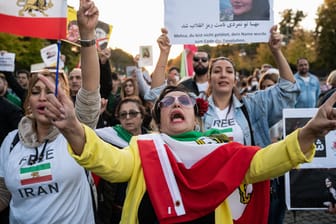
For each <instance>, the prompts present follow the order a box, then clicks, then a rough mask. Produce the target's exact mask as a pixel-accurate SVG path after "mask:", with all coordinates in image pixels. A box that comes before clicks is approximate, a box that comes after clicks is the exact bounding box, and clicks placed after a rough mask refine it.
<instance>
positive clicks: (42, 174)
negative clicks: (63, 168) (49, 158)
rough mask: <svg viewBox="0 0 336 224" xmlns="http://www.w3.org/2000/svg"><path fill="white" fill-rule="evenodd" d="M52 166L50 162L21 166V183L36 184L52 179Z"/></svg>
mask: <svg viewBox="0 0 336 224" xmlns="http://www.w3.org/2000/svg"><path fill="white" fill-rule="evenodd" d="M50 168H51V167H50V163H44V164H39V165H36V166H30V167H22V168H20V181H21V184H22V185H27V184H35V183H40V182H45V181H50V180H52V175H51V169H50Z"/></svg>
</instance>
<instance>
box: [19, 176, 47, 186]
mask: <svg viewBox="0 0 336 224" xmlns="http://www.w3.org/2000/svg"><path fill="white" fill-rule="evenodd" d="M49 180H52V176H51V175H48V176H43V177H34V178H30V179H25V180H21V184H22V185H27V184H33V183H39V182H45V181H49Z"/></svg>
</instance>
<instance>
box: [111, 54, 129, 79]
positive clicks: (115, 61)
mask: <svg viewBox="0 0 336 224" xmlns="http://www.w3.org/2000/svg"><path fill="white" fill-rule="evenodd" d="M110 62H111V66H112V70H114V71H116V72H118V73H119V74H121V75H124V74H126V66H129V65H134V60H133V56H132V55H131V54H129V53H126V52H125V51H123V50H122V49H119V48H116V49H114V50H112V51H111V57H110Z"/></svg>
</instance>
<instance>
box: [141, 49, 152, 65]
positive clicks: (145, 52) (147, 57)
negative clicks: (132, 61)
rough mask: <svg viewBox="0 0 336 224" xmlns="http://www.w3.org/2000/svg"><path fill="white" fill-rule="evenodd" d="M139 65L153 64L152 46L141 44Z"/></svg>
mask: <svg viewBox="0 0 336 224" xmlns="http://www.w3.org/2000/svg"><path fill="white" fill-rule="evenodd" d="M139 56H140V57H139V62H138V66H139V67H144V66H152V65H153V50H152V46H140V50H139Z"/></svg>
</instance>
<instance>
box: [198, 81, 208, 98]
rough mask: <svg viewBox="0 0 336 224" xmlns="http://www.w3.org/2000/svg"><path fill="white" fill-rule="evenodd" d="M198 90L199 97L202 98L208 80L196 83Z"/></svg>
mask: <svg viewBox="0 0 336 224" xmlns="http://www.w3.org/2000/svg"><path fill="white" fill-rule="evenodd" d="M196 85H197V88H198V92H199V95H198V96H199V97H201V98H204V97H205V95H206V90H207V89H208V86H209V83H208V82H203V83H196Z"/></svg>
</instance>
